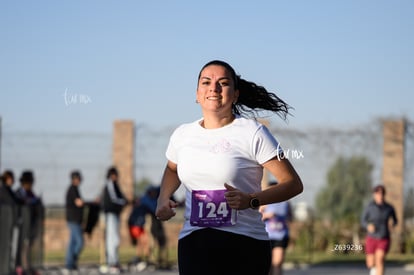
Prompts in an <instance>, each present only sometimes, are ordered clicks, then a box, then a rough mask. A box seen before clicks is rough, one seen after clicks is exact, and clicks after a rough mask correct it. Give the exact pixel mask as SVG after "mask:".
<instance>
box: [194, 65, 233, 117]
mask: <svg viewBox="0 0 414 275" xmlns="http://www.w3.org/2000/svg"><path fill="white" fill-rule="evenodd" d="M238 96H239V91H238V90H235V89H234V80H233V79H232V77H231V74H230V73H229V72H228V71H227V69H226V68H224V67H223V66H220V65H210V66H207V67H206V68H204V69H203V71H201V74H200V79H199V80H198V86H197V101H198V103H199V104H200V105H201V108H202V109H203V111H207V112H216V113H224V114H226V113H231V112H232V104H233V103H235V102H236V101H237V98H238Z"/></svg>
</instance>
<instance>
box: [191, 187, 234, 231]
mask: <svg viewBox="0 0 414 275" xmlns="http://www.w3.org/2000/svg"><path fill="white" fill-rule="evenodd" d="M225 192H226V190H225V189H224V190H193V191H192V193H191V217H190V224H191V225H194V226H201V227H220V226H232V225H234V224H236V220H237V211H235V210H234V209H231V208H230V207H229V205H228V204H227V202H226V199H225V197H224V193H225Z"/></svg>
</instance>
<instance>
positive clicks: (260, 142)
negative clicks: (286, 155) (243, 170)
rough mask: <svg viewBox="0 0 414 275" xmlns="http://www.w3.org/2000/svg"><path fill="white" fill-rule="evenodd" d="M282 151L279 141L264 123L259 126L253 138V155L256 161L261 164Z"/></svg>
mask: <svg viewBox="0 0 414 275" xmlns="http://www.w3.org/2000/svg"><path fill="white" fill-rule="evenodd" d="M282 152H283V150H282V147H281V146H280V143H279V142H278V141H277V140H276V138H275V137H274V136H273V135H272V133H270V131H269V129H268V128H267V127H266V126H264V125H261V126H259V128H258V129H257V131H256V133H255V135H254V138H253V155H254V157H255V158H256V160H257V162H258V163H259V164H263V163H265V162H266V161H268V160H271V159H272V158H274V157H276V156H277V155H279V154H280V153H282Z"/></svg>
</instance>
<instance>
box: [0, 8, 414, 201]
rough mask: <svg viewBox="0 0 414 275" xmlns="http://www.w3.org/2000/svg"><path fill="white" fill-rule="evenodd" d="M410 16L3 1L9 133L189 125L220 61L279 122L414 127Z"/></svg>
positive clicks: (0, 29) (399, 12)
mask: <svg viewBox="0 0 414 275" xmlns="http://www.w3.org/2000/svg"><path fill="white" fill-rule="evenodd" d="M413 14H414V1H410V0H396V1H381V0H375V1H371V0H363V1H361V0H346V1H345V0H343V1H339V0H338V1H330V0H326V1H310V0H303V1H181V0H177V1H106V0H100V1H78V0H72V1H42V0H39V1H8V0H4V1H0V116H1V117H2V126H3V132H4V133H5V134H6V135H7V134H8V133H13V132H19V131H28V132H29V133H30V132H33V131H35V132H45V131H48V132H58V133H61V132H70V133H73V132H76V133H80V132H83V133H85V135H87V134H88V133H96V132H99V133H100V132H103V133H110V132H111V130H112V123H113V121H114V120H115V119H133V120H135V121H136V123H137V124H138V125H141V126H142V125H146V127H147V129H151V130H155V131H156V130H157V129H165V128H168V127H173V126H176V125H178V124H180V123H183V122H189V121H193V120H195V119H198V118H199V117H200V116H201V112H200V109H199V106H198V105H197V104H195V90H196V83H197V79H196V78H197V75H198V73H199V70H200V68H201V67H202V66H203V65H204V64H205V63H206V62H208V61H210V60H212V59H223V60H225V61H227V62H229V63H230V64H232V65H233V67H234V68H235V70H236V71H237V72H238V73H239V74H241V76H242V77H243V78H245V79H247V80H250V81H254V82H256V83H258V84H260V85H263V86H265V87H266V88H267V89H268V90H269V91H273V92H275V93H276V94H277V95H278V96H280V97H281V98H282V99H284V100H285V101H287V102H288V103H289V104H290V105H292V106H293V107H294V108H295V109H294V110H293V117H290V118H289V123H288V124H285V123H284V122H282V121H281V120H279V119H278V118H277V117H276V118H275V119H274V123H276V125H278V124H280V125H281V126H286V127H292V128H294V129H300V130H303V129H305V128H307V127H310V128H312V127H314V128H315V127H317V128H323V127H325V126H326V127H348V126H354V125H366V124H367V123H370V121H372V120H373V119H374V120H375V119H377V118H384V117H401V116H404V117H406V118H408V119H409V120H410V121H411V122H412V121H413V120H414V108H413V103H414V77H413V76H414V17H413ZM272 123H273V122H272ZM164 134H165V133H164ZM161 144H162V146H165V142H161ZM158 149H159V150H158ZM158 149H157V152H160V156H159V158H160V159H161V161H162V165H164V161H165V160H164V155H163V153H162V152H163V151H164V148H161V149H160V148H158ZM5 150H6V151H7V148H5ZM5 150H3V151H5ZM150 152H152V151H151V150H150V151H149V152H147V153H150ZM6 153H7V152H6ZM10 154H11V156H4V157H3V162H4V163H5V164H8V163H11V162H10V160H11V159H10V158H13V154H14V153H13V151H10ZM309 157H310V156H309ZM8 161H9V162H8ZM33 163H36V160H33ZM157 169H158V168H157ZM101 172H102V171H101ZM63 173H64V174H63V177H62V178H59V180H58V181H59V182H66V176H67V171H66V170H64V172H63ZM159 174H160V175H161V169H160V171H159ZM40 175H42V174H41V172H40ZM160 175H157V178H158V177H160ZM43 177H44V178H46V176H45V173H43ZM97 177H98V178H99V176H97ZM99 179H100V178H99ZM50 184H54V183H50ZM44 189H45V187H44ZM46 189H47V188H46ZM55 199H56V198H55Z"/></svg>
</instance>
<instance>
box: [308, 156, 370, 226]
mask: <svg viewBox="0 0 414 275" xmlns="http://www.w3.org/2000/svg"><path fill="white" fill-rule="evenodd" d="M372 168H373V165H372V164H371V162H370V161H369V160H368V159H367V158H366V157H364V156H353V157H350V158H345V157H339V158H338V159H337V160H336V161H335V163H334V164H333V166H332V167H331V168H330V169H329V171H328V173H327V185H326V186H325V187H324V188H323V189H321V191H320V192H319V193H318V194H317V197H316V208H317V210H318V212H317V213H319V214H320V215H321V216H323V217H324V218H327V219H328V220H330V221H331V222H338V221H346V222H347V223H352V224H356V223H358V222H359V218H360V215H361V212H362V210H363V206H364V202H365V201H366V198H367V196H368V195H369V194H370V193H371V185H372V180H371V172H372Z"/></svg>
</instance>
